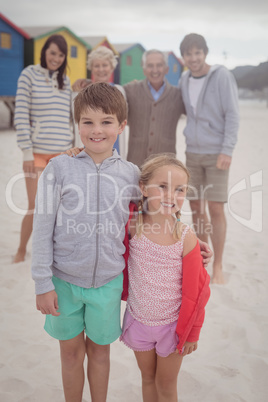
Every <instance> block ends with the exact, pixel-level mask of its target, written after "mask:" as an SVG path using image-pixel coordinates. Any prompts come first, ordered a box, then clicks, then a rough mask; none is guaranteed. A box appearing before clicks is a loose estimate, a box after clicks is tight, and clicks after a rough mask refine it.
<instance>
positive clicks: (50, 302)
mask: <svg viewBox="0 0 268 402" xmlns="http://www.w3.org/2000/svg"><path fill="white" fill-rule="evenodd" d="M36 308H37V310H39V311H41V313H42V314H51V315H54V316H55V317H57V316H59V315H60V313H58V312H57V310H58V308H59V305H58V296H57V293H56V292H55V290H52V291H51V292H47V293H44V294H42V295H37V296H36Z"/></svg>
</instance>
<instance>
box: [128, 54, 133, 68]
mask: <svg viewBox="0 0 268 402" xmlns="http://www.w3.org/2000/svg"><path fill="white" fill-rule="evenodd" d="M127 66H132V57H131V56H127Z"/></svg>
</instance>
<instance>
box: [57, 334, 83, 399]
mask: <svg viewBox="0 0 268 402" xmlns="http://www.w3.org/2000/svg"><path fill="white" fill-rule="evenodd" d="M60 352H61V366H62V383H63V389H64V395H65V401H66V402H81V401H82V395H83V388H84V366H83V363H84V358H85V352H86V346H85V339H84V332H81V333H80V334H79V335H78V336H76V337H75V338H73V339H70V340H67V341H60Z"/></svg>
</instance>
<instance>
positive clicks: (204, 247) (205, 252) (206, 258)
mask: <svg viewBox="0 0 268 402" xmlns="http://www.w3.org/2000/svg"><path fill="white" fill-rule="evenodd" d="M198 241H199V245H200V248H201V255H202V256H203V264H204V267H206V266H207V265H208V263H209V262H210V261H211V258H212V257H213V251H212V250H211V249H210V247H209V245H208V244H207V243H206V242H204V241H202V240H200V239H198Z"/></svg>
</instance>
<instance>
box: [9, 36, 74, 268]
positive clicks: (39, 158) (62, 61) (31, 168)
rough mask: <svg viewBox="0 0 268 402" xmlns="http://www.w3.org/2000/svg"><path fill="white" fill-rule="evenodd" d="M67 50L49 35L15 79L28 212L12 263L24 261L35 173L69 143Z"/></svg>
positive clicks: (30, 219)
mask: <svg viewBox="0 0 268 402" xmlns="http://www.w3.org/2000/svg"><path fill="white" fill-rule="evenodd" d="M67 51H68V49H67V43H66V41H65V39H64V37H63V36H61V35H52V36H50V37H49V38H48V39H47V41H46V42H45V44H44V46H43V48H42V50H41V57H40V65H39V64H38V65H30V66H28V67H26V68H25V69H24V70H23V71H22V73H21V75H20V77H19V80H18V88H17V94H16V107H15V119H14V122H15V128H16V131H17V142H18V145H19V147H20V148H21V150H22V152H23V171H24V173H25V181H26V188H27V196H28V212H27V214H26V215H25V217H24V219H23V221H22V226H21V237H20V245H19V248H18V250H17V253H16V256H15V257H14V262H20V261H23V260H24V257H25V254H26V246H27V243H28V240H29V238H30V236H31V233H32V224H33V210H34V201H35V194H36V189H37V180H38V176H39V175H40V174H41V172H42V171H43V170H44V168H45V167H46V165H47V163H48V161H49V159H50V158H52V157H53V156H56V155H58V154H59V153H61V152H63V151H66V150H67V149H68V148H70V146H72V143H73V132H72V129H71V87H70V81H69V78H67V77H66V76H65V73H66V66H67Z"/></svg>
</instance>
